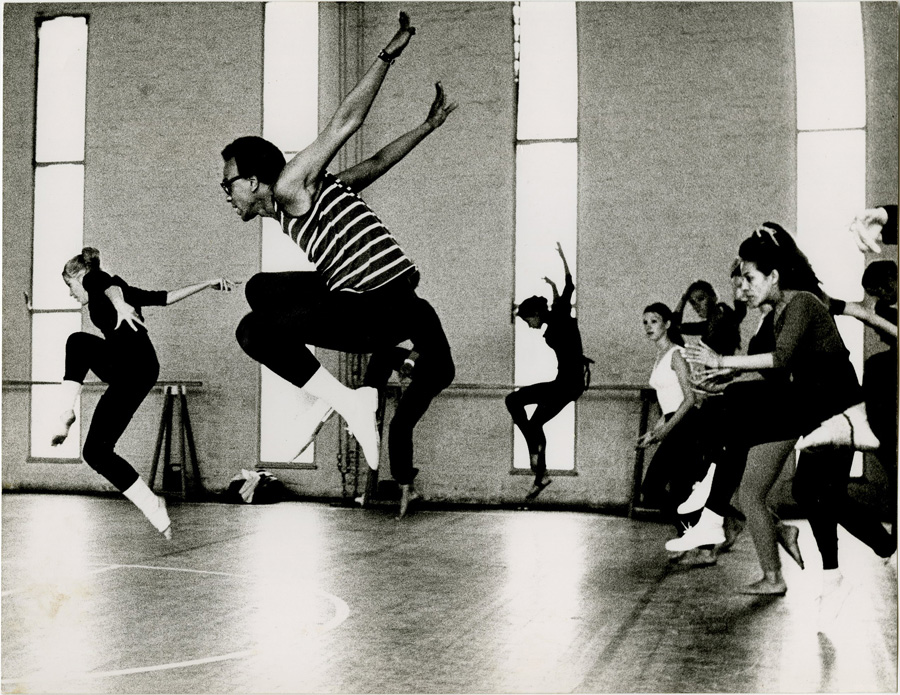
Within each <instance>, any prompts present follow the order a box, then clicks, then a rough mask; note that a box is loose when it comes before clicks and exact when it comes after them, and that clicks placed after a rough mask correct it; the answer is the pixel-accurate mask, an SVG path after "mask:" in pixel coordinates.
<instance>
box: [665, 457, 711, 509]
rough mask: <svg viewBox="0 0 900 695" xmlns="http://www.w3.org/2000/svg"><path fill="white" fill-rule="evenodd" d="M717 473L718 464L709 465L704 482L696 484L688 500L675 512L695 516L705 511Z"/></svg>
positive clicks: (700, 481)
mask: <svg viewBox="0 0 900 695" xmlns="http://www.w3.org/2000/svg"><path fill="white" fill-rule="evenodd" d="M715 473H716V464H714V463H711V464H710V465H709V471H707V473H706V476H705V477H704V478H703V480H699V481H697V482H696V483H694V488H693V490H692V491H691V494H690V495H688V498H687V499H686V500H685V501H684V502H682V503H681V504H679V505H678V509H676V510H675V511H677V512H678V514H679V515H681V516H684V515H685V514H693V513H694V512H697V511H700V510H701V509H703V505H705V504H706V500H707V499H709V492H710V490H712V481H713V476H714V475H715Z"/></svg>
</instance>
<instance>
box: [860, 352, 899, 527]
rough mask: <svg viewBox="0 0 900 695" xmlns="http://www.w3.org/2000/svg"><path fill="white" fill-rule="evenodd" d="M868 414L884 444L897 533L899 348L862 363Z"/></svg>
mask: <svg viewBox="0 0 900 695" xmlns="http://www.w3.org/2000/svg"><path fill="white" fill-rule="evenodd" d="M863 393H864V394H865V399H866V416H867V418H868V420H869V424H870V425H871V427H872V431H873V432H874V433H875V436H876V437H878V441H879V442H880V444H881V446H880V447H879V449H878V451H877V452H876V455H877V456H878V460H879V461H880V462H881V466H882V468H883V469H884V473H885V475H886V476H887V479H888V500H889V502H888V504H889V511H890V520H891V533H892V534H893V536H894V537H895V538H896V536H897V350H896V348H894V349H891V350H886V351H884V352H879V353H876V354H874V355H872V356H871V357H870V358H869V359H867V360H866V363H865V366H864V367H863Z"/></svg>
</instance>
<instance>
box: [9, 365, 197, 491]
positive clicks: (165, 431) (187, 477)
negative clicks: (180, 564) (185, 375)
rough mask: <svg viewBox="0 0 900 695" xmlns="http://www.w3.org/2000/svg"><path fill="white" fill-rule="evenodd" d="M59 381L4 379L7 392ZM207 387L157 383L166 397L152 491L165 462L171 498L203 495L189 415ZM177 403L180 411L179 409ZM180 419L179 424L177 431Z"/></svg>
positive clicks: (92, 385) (87, 385) (90, 387)
mask: <svg viewBox="0 0 900 695" xmlns="http://www.w3.org/2000/svg"><path fill="white" fill-rule="evenodd" d="M61 383H62V382H59V381H35V380H27V379H4V380H3V388H11V389H15V388H31V387H33V386H59V385H60V384H61ZM106 386H107V384H106V383H105V382H102V381H85V382H84V385H83V388H84V390H86V391H91V392H93V391H98V390H101V389H105V388H106ZM202 386H203V382H202V381H186V380H161V381H157V382H156V383H155V384H154V386H153V388H152V389H151V391H158V390H160V389H162V391H163V394H164V399H163V408H162V414H161V417H160V421H159V433H158V435H157V437H156V448H155V451H154V454H153V464H152V466H151V468H150V479H149V481H148V485H149V487H150V489H151V490H152V489H153V488H154V486H155V483H156V474H157V472H158V470H159V463H160V459H161V460H162V476H161V478H162V479H161V481H160V484H161V489H162V491H163V492H165V493H167V494H171V495H174V496H176V497H180V498H182V499H185V500H187V499H192V498H194V497H196V496H197V495H198V494H199V493H200V492H201V491H202V484H201V479H200V469H199V465H198V463H197V447H196V445H195V444H194V433H193V430H192V428H191V419H190V414H189V413H188V404H187V391H188V389H189V388H192V389H197V388H201V387H202ZM176 401H177V405H178V408H176ZM176 419H177V420H178V423H177V425H178V426H177V428H176ZM176 429H177V437H178V446H177V447H176V449H177V451H178V454H179V456H178V457H177V458H175V457H173V455H172V454H173V452H172V435H173V433H174V432H175V430H176Z"/></svg>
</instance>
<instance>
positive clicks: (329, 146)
mask: <svg viewBox="0 0 900 695" xmlns="http://www.w3.org/2000/svg"><path fill="white" fill-rule="evenodd" d="M415 33H416V30H415V28H414V27H412V26H410V24H409V16H408V15H407V14H406V13H405V12H401V13H400V28H399V29H398V30H397V33H396V34H394V37H393V38H392V39H391V40H390V42H389V43H388V45H387V46H386V47H385V49H384V50H383V51H382V52H381V53H380V54H379V56H378V58H376V59H375V60H374V61H373V63H372V65H371V66H370V67H369V69H368V70H367V71H366V73H365V75H363V76H362V78H361V79H360V81H359V82H358V83H357V84H356V86H355V87H354V88H353V89H351V90H350V93H349V94H347V96H345V97H344V99H343V101H341V104H340V106H338V108H337V111H335V113H334V115H333V116H332V117H331V120H329V121H328V124H327V125H326V126H325V128H324V130H322V132H321V133H319V135H318V137H316V139H315V141H313V143H312V144H311V145H309V146H308V147H307V148H306V149H304V150H303V151H302V152H299V153H298V154H297V155H295V156H294V158H293V159H291V161H290V162H288V163H287V165H286V166H285V167H284V171H282V173H281V176H280V177H279V178H278V181H277V183H276V184H275V196H276V198H277V199H278V200H280V201H282V202H283V203H284V204H285V205H286V206H287V208H288V211H289V212H291V213H292V214H298V213H303V212H305V209H302V210H292V209H291V207H292V204H294V203H296V204H297V205H299V206H300V207H304V204H305V203H307V202H308V200H309V198H308V196H311V195H312V193H313V191H314V190H315V186H316V184H317V182H318V179H319V177H320V176H321V175H322V172H323V171H324V170H325V167H326V166H328V163H329V162H330V161H331V160H332V159H333V158H334V156H335V154H337V152H338V150H340V149H341V147H343V146H344V144H345V143H346V142H347V140H348V139H349V138H350V136H351V135H353V133H355V132H356V131H357V130H359V128H360V126H361V125H362V124H363V122H364V121H365V120H366V116H367V115H368V113H369V109H370V108H371V106H372V102H373V101H374V100H375V96H376V95H377V94H378V90H379V89H380V88H381V83H382V82H383V81H384V78H385V75H387V71H388V67H389V66H390V64H391V62H393V60H394V59H396V58H397V57H398V56H399V55H400V54H401V53H402V52H403V49H404V48H406V45H407V44H408V43H409V40H410V39H411V38H412V36H413V34H415Z"/></svg>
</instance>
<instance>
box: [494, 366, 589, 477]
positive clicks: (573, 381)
mask: <svg viewBox="0 0 900 695" xmlns="http://www.w3.org/2000/svg"><path fill="white" fill-rule="evenodd" d="M582 393H584V382H583V381H582V380H579V379H577V378H568V379H556V380H554V381H545V382H541V383H538V384H532V385H531V386H523V387H521V388H518V389H516V390H515V391H513V392H512V393H510V394H509V395H508V396H507V397H506V408H507V410H509V414H510V415H511V416H512V420H513V424H515V425H516V427H518V428H519V430H520V431H521V432H522V435H523V436H524V437H525V443H526V444H527V445H528V454H529V456H530V457H531V470H532V472H533V473H534V480H535V482H540V481H541V480H542V479H543V477H544V475H545V474H546V472H547V436H546V435H545V434H544V425H545V424H547V423H548V422H550V420H552V419H553V418H555V417H556V416H557V415H559V413H560V411H562V409H563V408H565V407H566V406H567V405H568V404H569V403H572V402H574V401H576V400H578V398H579V397H580V396H581V394H582ZM531 404H537V407H536V408H535V409H534V412H533V413H532V414H531V417H530V418H529V417H528V413H527V412H526V411H525V406H526V405H531ZM535 457H536V461H535Z"/></svg>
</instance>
